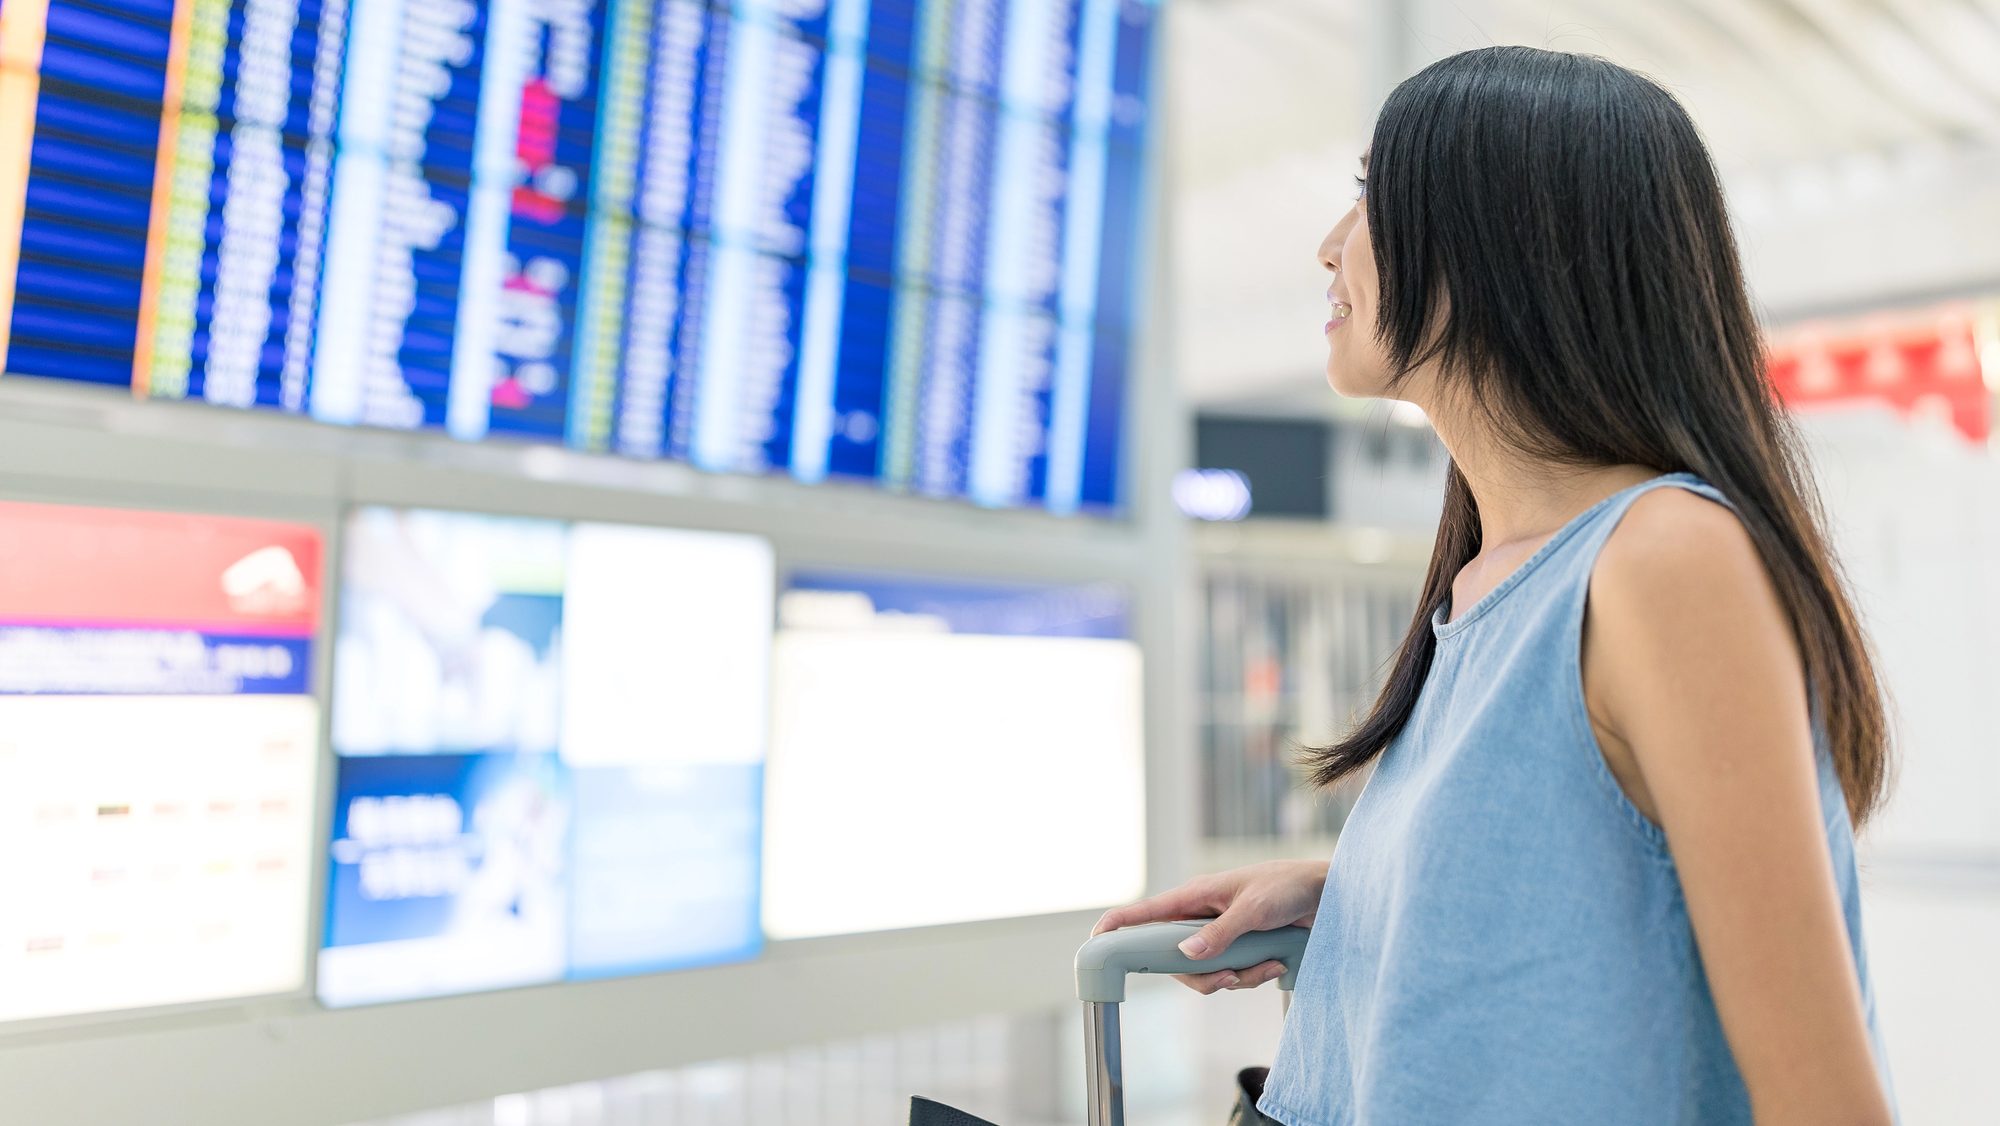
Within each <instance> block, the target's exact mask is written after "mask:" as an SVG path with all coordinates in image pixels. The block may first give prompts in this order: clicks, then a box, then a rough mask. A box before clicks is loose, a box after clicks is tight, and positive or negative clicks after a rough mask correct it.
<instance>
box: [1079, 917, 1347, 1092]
mask: <svg viewBox="0 0 2000 1126" xmlns="http://www.w3.org/2000/svg"><path fill="white" fill-rule="evenodd" d="M1209 921H1210V920H1208V919H1188V920H1183V921H1180V922H1171V923H1147V924H1146V925H1144V926H1138V927H1126V928H1125V929H1124V930H1116V931H1108V932H1106V933H1104V934H1100V935H1096V936H1094V937H1092V938H1091V940H1090V941H1089V942H1086V943H1084V944H1083V946H1082V948H1081V949H1079V950H1078V951H1077V952H1076V999H1077V1000H1079V1001H1082V1002H1083V1052H1084V1057H1085V1058H1084V1068H1085V1072H1084V1078H1085V1096H1086V1097H1087V1098H1088V1099H1089V1107H1088V1119H1089V1122H1090V1126H1125V1061H1124V1048H1123V1044H1122V1043H1121V1040H1122V1038H1121V1036H1120V1034H1119V1028H1118V1006H1119V1004H1120V1003H1122V1002H1123V1001H1124V1000H1125V977H1126V975H1127V974H1205V973H1214V972H1215V971H1217V970H1247V969H1249V968H1250V967H1252V966H1259V965H1262V964H1264V963H1265V962H1272V961H1276V962H1281V963H1283V964H1284V967H1285V972H1284V975H1283V976H1281V977H1280V978H1278V988H1279V989H1281V990H1284V991H1285V992H1283V993H1281V994H1280V996H1281V997H1283V998H1284V1000H1285V1008H1286V1009H1287V1010H1288V1011H1289V1010H1290V1008H1291V1000H1292V995H1291V992H1290V990H1291V988H1292V986H1294V985H1296V984H1297V983H1298V980H1299V961H1300V959H1302V958H1304V957H1305V952H1306V936H1307V935H1309V934H1311V933H1312V932H1311V931H1309V930H1307V929H1306V928H1304V927H1279V928H1278V929H1277V930H1271V931H1252V932H1251V933H1249V934H1246V935H1244V936H1243V937H1241V938H1239V939H1237V940H1236V941H1235V942H1232V943H1230V944H1229V947H1228V949H1226V950H1224V951H1222V952H1221V953H1220V954H1217V955H1215V956H1214V957H1212V958H1190V957H1188V956H1187V955H1186V954H1183V953H1181V949H1180V944H1181V943H1183V942H1185V941H1187V939H1188V936H1190V935H1192V934H1194V933H1195V932H1196V931H1198V930H1200V929H1201V928H1202V927H1204V926H1206V925H1207V924H1208V923H1209Z"/></svg>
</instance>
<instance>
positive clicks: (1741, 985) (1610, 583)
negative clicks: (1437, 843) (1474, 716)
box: [1584, 489, 1891, 1126]
mask: <svg viewBox="0 0 2000 1126" xmlns="http://www.w3.org/2000/svg"><path fill="white" fill-rule="evenodd" d="M1584 654H1585V656H1584V678H1585V689H1586V696H1587V698H1588V700H1589V702H1590V710H1591V713H1592V719H1593V722H1594V723H1595V724H1596V725H1597V727H1598V730H1599V733H1600V736H1601V740H1602V743H1603V746H1604V751H1605V757H1606V759H1607V761H1608V762H1609V763H1610V765H1611V766H1612V769H1613V772H1614V773H1616V774H1617V775H1618V776H1619V779H1620V781H1621V783H1622V784H1623V785H1624V786H1625V788H1626V791H1627V793H1628V794H1630V795H1631V797H1632V798H1633V801H1634V802H1635V804H1637V805H1638V806H1639V807H1640V809H1641V810H1642V811H1644V812H1646V813H1647V814H1648V815H1650V816H1652V817H1654V818H1655V819H1656V820H1657V821H1658V822H1659V824H1660V825H1661V827H1662V828H1663V829H1664V830H1665V831H1666V837H1667V843H1668V846H1669V847H1670V849H1671V850H1672V852H1673V858H1674V865H1675V867H1676V869H1677V870H1678V871H1679V874H1680V879H1681V885H1682V889H1683V891H1684V892H1685V894H1686V897H1687V904H1688V914H1689V917H1690V919H1691V920H1692V922H1693V925H1694V933H1695V940H1696V943H1697V945H1698V946H1699V948H1700V951H1701V958H1702V963H1703V966H1704V967H1705V969H1706V971H1707V974H1708V980H1709V984H1710V987H1711V989H1712V990H1713V991H1714V995H1715V1000H1716V1006H1717V1009H1718V1011H1719V1012H1720V1014H1721V1017H1722V1025H1723V1031H1724V1033H1725V1034H1726V1036H1727V1037H1728V1040H1729V1045H1730V1048H1731V1050H1732V1051H1733V1052H1734V1053H1735V1056H1736V1063H1737V1066H1738V1067H1739V1068H1740V1069H1741V1071H1742V1073H1743V1077H1744V1081H1745V1082H1746V1084H1747V1085H1748V1087H1749V1091H1750V1099H1751V1104H1752V1107H1753V1110H1754V1112H1755V1114H1756V1120H1757V1122H1758V1123H1759V1124H1760V1126H1787V1124H1791V1123H1816V1124H1825V1123H1855V1124H1862V1123H1867V1124H1871V1126H1872V1124H1877V1123H1880V1124H1887V1123H1889V1122H1890V1121H1891V1114H1890V1111H1889V1107H1888V1100H1887V1096H1886V1095H1885V1094H1884V1092H1883V1090H1882V1087H1881V1083H1880V1080H1879V1079H1878V1077H1877V1072H1876V1069H1875V1064H1874V1059H1873V1055H1872V1053H1871V1049H1870V1045H1869V1038H1868V1033H1867V1024H1866V1018H1865V1017H1864V1015H1863V1012H1864V1010H1863V1006H1862V1000H1861V991H1860V985H1859V983H1858V981H1857V980H1856V977H1855V972H1854V964H1853V959H1852V956H1851V954H1850V953H1849V948H1848V941H1847V932H1846V926H1845V922H1844V919H1843V917H1842V914H1841V906H1840V897H1839V892H1838V890H1837V885H1836V883H1835V880H1834V873H1833V866H1832V862H1831V859H1830V857H1829V855H1828V852H1827V847H1826V837H1825V830H1824V828H1823V822H1822V820H1821V816H1822V811H1821V809H1820V802H1819V790H1818V783H1817V777H1816V774H1815V764H1814V759H1813V746H1812V732H1811V727H1810V721H1809V718H1808V713H1807V698H1806V691H1805V684H1804V667H1803V664H1802V662H1801V658H1800V655H1799V651H1798V647H1797V644H1796V643H1795V641H1794V639H1793V635H1792V631H1791V628H1790V625H1789V623H1788V621H1787V619H1786V617H1785V614H1784V612H1783V609H1782V607H1781V604H1780V603H1779V601H1778V595H1777V592H1776V589H1775V588H1774V587H1773V586H1772V583H1771V580H1770V577H1769V574H1768V573H1767V572H1766V571H1765V569H1764V566H1763V563H1762V561H1761V559H1760V558H1759V556H1758V554H1757V551H1756V548H1755V546H1754V544H1753V543H1752V542H1751V540H1750V537H1749V534H1748V533H1747V532H1746V531H1745V530H1744V529H1743V527H1742V526H1741V525H1740V524H1739V523H1738V522H1737V520H1736V518H1735V517H1734V516H1733V515H1732V514H1730V513H1729V512H1728V511H1727V510H1726V509H1724V508H1722V507H1720V506H1718V505H1715V504H1712V503H1711V502H1709V501H1706V500H1704V499H1702V498H1699V497H1696V496H1694V495H1692V494H1689V493H1685V492H1682V491H1680V490H1677V489H1662V490H1659V491H1658V492H1656V493H1653V494H1650V495H1648V496H1646V497H1644V498H1641V499H1640V500H1639V501H1638V502H1637V503H1635V504H1634V505H1633V507H1632V509H1631V511H1630V512H1629V513H1628V514H1627V516H1626V518H1625V521H1624V523H1623V524H1621V526H1620V527H1619V529H1618V530H1617V531H1616V532H1615V533H1613V535H1612V538H1611V540H1610V542H1609V543H1607V545H1606V547H1605V550H1604V553H1603V555H1602V556H1601V557H1600V560H1599V563H1598V566H1597V570H1596V573H1595V576H1594V579H1593V583H1592V589H1591V594H1590V607H1589V617H1588V619H1587V624H1586V629H1585V644H1584Z"/></svg>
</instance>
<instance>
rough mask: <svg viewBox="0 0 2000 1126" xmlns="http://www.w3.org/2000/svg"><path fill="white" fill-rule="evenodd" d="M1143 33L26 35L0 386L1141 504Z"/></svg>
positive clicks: (51, 25) (831, 28)
mask: <svg viewBox="0 0 2000 1126" xmlns="http://www.w3.org/2000/svg"><path fill="white" fill-rule="evenodd" d="M1151 2H1152V0H739V2H737V3H735V4H726V3H709V4H705V3H700V2H697V0H7V2H6V4H5V5H4V6H0V368H4V370H5V371H7V372H9V373H13V374H20V375H30V376H44V377H52V378H59V379H69V380H83V381H88V382H93V383H101V384H115V385H129V386H131V387H132V388H133V390H134V391H135V392H136V393H137V394H139V395H141V396H147V397H156V398H165V399H196V400H202V401H206V402H209V403H215V404H222V405H227V406H235V407H256V408H266V409H271V410H278V411H286V412H291V413H295V414H301V415H309V416H311V417H313V418H317V419H320V420H323V421H326V422H331V423H342V424H355V425H366V426H378V427H392V428H402V429H437V430H441V431H444V432H446V433H449V434H451V435H453V436H455V437H458V438H461V439H465V440H481V439H487V438H508V439H516V440H527V441H539V442H549V443H557V442H560V443H564V444H567V445H568V446H570V447H572V448H576V449H580V450H588V451H600V452H610V453H618V454H625V455H630V456H634V457H642V458H673V459H678V460H683V461H687V462H690V463H692V464H694V465H697V466H700V467H702V468H705V469H711V470H719V471H731V472H755V473H779V474H787V475H789V476H791V477H794V478H796V479H798V480H801V481H808V482H812V481H820V480H824V479H827V478H846V479H854V480H862V481H867V482H873V483H875V484H878V485H880V486H882V487H884V488H887V489H890V490H895V491H903V492H912V493H917V494H922V495H929V496H941V497H960V498H965V499H969V500H972V501H974V502H976V503H979V504H983V505H990V506H1031V507H1041V508H1046V509H1049V510H1052V511H1056V512H1072V511H1078V510H1091V511H1104V510H1109V509H1114V508H1116V507H1117V506H1118V504H1119V502H1120V482H1119V464H1120V460H1121V457H1122V453H1121V448H1120V438H1121V432H1122V430H1123V429H1124V427H1123V425H1122V416H1123V414H1124V404H1125V398H1126V388H1127V385H1128V383H1129V381H1130V371H1129V366H1128V359H1127V353H1128V350H1129V344H1130V342H1131V340H1132V337H1133V334H1134V330H1135V325H1136V320H1135V314H1136V311H1137V310H1136V306H1137V301H1136V292H1137V290H1138V288H1139V286H1140V280H1141V279H1140V277H1139V276H1138V270H1137V254H1136V250H1137V246H1138V240H1139V237H1140V224H1141V221H1142V217H1141V211H1142V205H1143V202H1144V200H1143V188H1144V183H1143V154H1144V148H1145V143H1146V136H1147V127H1148V122H1147V104H1146V90H1147V86H1148V81H1149V75H1148V68H1149V63H1150V54H1151V50H1152V46H1151V35H1152V26H1153V23H1154V18H1155V11H1154V9H1153V7H1152V6H1151Z"/></svg>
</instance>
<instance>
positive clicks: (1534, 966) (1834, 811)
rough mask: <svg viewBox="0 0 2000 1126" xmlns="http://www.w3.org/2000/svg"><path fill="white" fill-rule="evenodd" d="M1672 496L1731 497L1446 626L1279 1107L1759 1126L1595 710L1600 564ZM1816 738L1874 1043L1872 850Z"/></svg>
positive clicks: (1371, 802) (1316, 971)
mask: <svg viewBox="0 0 2000 1126" xmlns="http://www.w3.org/2000/svg"><path fill="white" fill-rule="evenodd" d="M1664 486H1674V487H1679V488H1684V489H1688V490H1691V491H1693V492H1695V493H1697V494H1700V495H1701V496H1704V497H1707V498H1708V499H1710V500H1713V501H1716V502H1717V503H1722V504H1727V503H1728V502H1727V501H1725V500H1724V499H1723V497H1722V495H1721V494H1720V493H1718V492H1717V491H1716V490H1715V489H1714V488H1712V487H1710V486H1709V485H1707V484H1705V483H1703V482H1702V481H1700V480H1699V479H1698V478H1696V477H1694V476H1692V475H1690V474H1681V473H1676V474H1669V475H1667V476H1664V477H1657V478H1654V479H1653V480H1651V481H1647V482H1644V483H1642V484H1639V485H1636V486H1634V487H1632V488H1629V489H1626V490H1624V491H1623V492H1620V493H1616V494H1614V495H1612V496H1610V497H1608V498H1606V499H1605V500H1603V501H1602V502H1600V503H1599V504H1597V505H1596V506H1594V507H1593V508H1591V509H1590V510H1589V511H1587V512H1585V513H1583V514H1582V515H1581V516H1578V517H1577V518H1576V519H1574V520H1572V521H1571V522H1570V523H1569V524H1568V525H1566V526H1565V527H1564V528H1563V529H1562V530H1561V531H1560V532H1558V533H1556V535H1555V537H1554V538H1552V539H1551V540H1549V542H1548V543H1547V544H1545V545H1543V547H1542V548H1541V550H1539V551H1537V552H1535V554H1534V555H1533V556H1531V557H1530V558H1529V559H1528V561H1527V562H1526V563H1525V564H1523V565H1522V566H1521V568H1520V569H1519V570H1518V571H1516V572H1515V573H1514V574H1512V575H1510V576H1508V577H1507V579H1506V580H1505V581H1503V582H1502V583H1501V584H1500V585H1499V586H1498V587H1496V588H1494V590H1493V591H1492V593H1490V594H1488V595H1487V596H1486V597H1485V598H1483V599H1481V600H1480V601H1479V602H1478V603H1476V604H1475V605H1473V606H1472V607H1471V608H1470V609H1468V610H1467V611H1466V612H1465V613H1464V614H1463V615H1462V616H1461V617H1460V618H1459V619H1458V620H1457V621H1453V622H1450V623H1447V622H1446V621H1445V615H1444V612H1443V611H1442V610H1440V611H1439V612H1438V614H1437V615H1436V616H1435V617H1434V619H1433V622H1432V626H1433V629H1434V630H1435V631H1436V634H1437V651H1436V655H1435V657H1434V658H1433V660H1432V664H1431V669H1430V673H1429V676H1428V678H1427V679H1426V680H1425V682H1424V687H1423V692H1422V695H1421V697H1420V698H1419V700H1418V702H1417V706H1416V710H1415V712H1414V714H1413V715H1412V716H1411V719H1410V722H1409V724H1408V726H1407V727H1406V728H1405V729H1404V731H1403V733H1402V734H1401V735H1399V736H1398V737H1397V738H1396V740H1395V741H1394V742H1393V743H1392V744H1391V745H1390V746H1389V747H1388V748H1387V749H1386V750H1384V752H1383V753H1382V755H1381V757H1380V758H1379V759H1378V761H1377V763H1376V766H1375V773H1374V775H1373V777H1372V778H1370V779H1369V781H1368V784H1367V788H1366V790H1365V791H1364V792H1363V794H1362V796H1361V799H1360V801H1359V802H1358V803H1357V804H1356V805H1355V807H1354V812H1353V815H1352V816H1351V817H1350V818H1349V819H1348V822H1347V826H1346V828H1345V829H1344V830H1343V831H1342V833H1341V836H1340V843H1339V846H1338V847H1337V848H1336V849H1335V851H1334V856H1333V866H1332V869H1331V871H1330V872H1329V873H1328V876H1327V881H1326V890H1325V893H1324V895H1323V896H1322V898H1321V900H1320V906H1319V912H1318V915H1317V916H1316V918H1315V921H1314V925H1313V929H1312V935H1311V939H1310V942H1309V943H1308V945H1307V947H1306V954H1305V960H1304V962H1303V964H1302V966H1301V967H1300V972H1299V978H1298V989H1297V991H1296V992H1295V993H1294V995H1293V1003H1292V1009H1291V1015H1290V1016H1289V1017H1288V1018H1287V1020H1286V1023H1285V1031H1284V1036H1283V1039H1282V1040H1281V1042H1280V1044H1279V1047H1278V1057H1277V1060H1276V1061H1275V1063H1274V1065H1273V1067H1272V1068H1271V1074H1270V1079H1269V1081H1268V1085H1267V1086H1266V1087H1265V1090H1264V1095H1263V1098H1262V1100H1261V1101H1260V1103H1259V1104H1258V1109H1259V1110H1261V1111H1262V1112H1263V1113H1265V1114H1266V1115H1269V1116H1270V1117H1271V1118H1274V1119H1276V1120H1277V1121H1279V1122H1281V1123H1284V1124H1285V1126H1347V1124H1358V1126H1422V1124H1429V1123H1479V1124H1481V1126H1505V1124H1513V1123H1519V1124H1522V1126H1527V1124H1531V1123H1532V1124H1534V1126H1547V1124H1551V1123H1614V1122H1615V1123H1619V1124H1620V1126H1649V1124H1654V1123H1660V1124H1665V1123H1676V1124H1678V1123H1687V1124H1694V1123H1700V1124H1702V1126H1716V1124H1727V1123H1746V1124H1747V1123H1749V1122H1750V1120H1751V1119H1750V1100H1749V1096H1748V1094H1747V1092H1746V1091H1745V1089H1744V1085H1743V1079H1742V1076H1741V1075H1740V1074H1739V1073H1738V1071H1737V1068H1736V1063H1735V1061H1734V1059H1733V1058H1732V1056H1731V1054H1730V1050H1729V1045H1728V1043H1727V1042H1726V1041H1725V1040H1724V1039H1723V1034H1722V1026H1721V1023H1720V1021H1719V1020H1718V1018H1717V1016H1716V1011H1715V1002H1714V999H1713V998H1712V996H1711V995H1710V993H1709V988H1708V981H1707V977H1706V976H1705V975H1704V974H1703V972H1702V968H1701V962H1700V959H1699V957H1698V954H1697V951H1696V948H1695V939H1694V932H1693V930H1692V928H1691V927H1690V925H1689V922H1688V914H1687V904H1686V902H1685V901H1684V899H1683V898H1682V895H1681V887H1680V881H1679V878H1678V877H1677V876H1676V875H1675V872H1674V863H1673V858H1672V856H1671V855H1670V854H1669V852H1668V850H1667V845H1666V838H1665V835H1664V834H1663V833H1662V832H1661V830H1660V828H1659V827H1658V826H1657V825H1656V824H1654V823H1653V822H1652V821H1650V820H1648V819H1647V818H1646V817H1645V816H1644V815H1643V814H1641V813H1640V812H1639V811H1638V809H1637V808H1636V807H1634V806H1633V805H1632V804H1631V803H1630V802H1629V801H1628V800H1627V799H1626V798H1625V796H1624V792H1623V791H1622V790H1621V789H1620V788H1619V786H1618V783H1617V781H1616V780H1615V779H1614V778H1613V777H1612V775H1611V771H1610V769H1609V768H1608V767H1607V766H1606V765H1605V763H1604V759H1603V756H1602V754H1601V753H1600V752H1599V750H1598V745H1597V740H1596V736H1595V735H1594V733H1593V732H1592V730H1591V726H1590V718H1589V715H1588V714H1587V713H1586V711H1585V709H1584V698H1583V680H1582V674H1581V667H1580V649H1581V642H1582V628H1583V613H1584V597H1585V595H1586V593H1587V591H1588V586H1589V581H1590V573H1591V568H1592V566H1593V564H1594V563H1595V562H1596V559H1597V555H1598V551H1599V550H1600V549H1601V548H1602V547H1603V545H1604V542H1605V540H1606V539H1607V538H1609V536H1610V535H1611V532H1612V529H1613V528H1614V527H1616V526H1617V523H1618V521H1619V519H1620V518H1621V517H1622V516H1623V515H1624V514H1625V511H1626V510H1627V509H1628V508H1629V507H1630V506H1631V504H1632V502H1633V501H1635V500H1637V499H1638V498H1639V497H1640V496H1641V495H1643V494H1644V493H1646V492H1648V491H1650V490H1652V489H1655V488H1660V487H1664ZM1815 728H1816V731H1817V724H1816V725H1815ZM1816 741H1817V743H1818V747H1819V754H1818V758H1819V787H1820V807H1821V810H1822V812H1823V818H1824V821H1825V825H1826V839H1827V845H1828V847H1829V848H1830V849H1831V851H1832V857H1833V868H1834V873H1835V875H1836V877H1837V879H1838V882H1839V887H1840V899H1841V906H1842V909H1843V913H1844V914H1845V916H1846V919H1847V933H1848V939H1849V942H1850V944H1851V946H1852V949H1853V952H1854V964H1855V969H1856V971H1857V972H1858V973H1859V975H1860V978H1861V988H1862V996H1863V999H1864V1001H1865V1002H1866V1005H1867V1012H1868V1023H1869V1032H1870V1036H1871V1038H1872V1037H1875V1005H1874V997H1873V991H1872V990H1871V989H1870V987H1869V983H1868V972H1867V964H1866V960H1865V958H1864V956H1863V948H1862V940H1861V918H1860V902H1859V896H1858V894H1857V889H1856V886H1855V871H1854V835H1853V830H1852V827H1851V825H1850V822H1849V819H1848V815H1847V806H1846V803H1845V802H1844V800H1843V799H1842V794H1841V788H1840V783H1839V780H1838V778H1837V777H1836V776H1835V774H1834V772H1833V766H1832V760H1831V758H1830V757H1829V755H1828V754H1827V751H1826V745H1825V741H1824V738H1823V736H1819V737H1817V738H1816ZM1875 1059H1876V1061H1877V1067H1878V1068H1880V1067H1881V1066H1882V1063H1881V1061H1882V1059H1883V1055H1882V1049H1881V1044H1880V1041H1879V1039H1876V1042H1875ZM1884 1084H1885V1087H1886V1084H1887V1076H1886V1074H1885V1075H1884Z"/></svg>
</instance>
